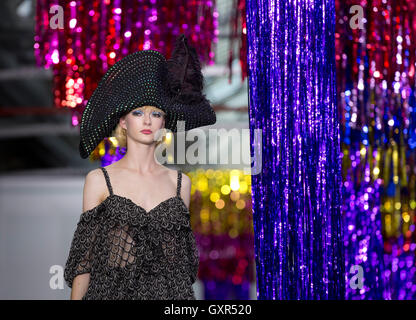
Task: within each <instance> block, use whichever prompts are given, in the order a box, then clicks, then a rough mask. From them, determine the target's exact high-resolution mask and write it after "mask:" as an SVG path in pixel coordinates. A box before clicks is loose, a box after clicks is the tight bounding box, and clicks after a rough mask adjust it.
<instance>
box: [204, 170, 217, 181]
mask: <svg viewBox="0 0 416 320" xmlns="http://www.w3.org/2000/svg"><path fill="white" fill-rule="evenodd" d="M205 175H206V176H207V178H208V179H212V178H214V175H215V172H214V170H212V169H208V170H207V171H205Z"/></svg>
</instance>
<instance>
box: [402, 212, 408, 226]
mask: <svg viewBox="0 0 416 320" xmlns="http://www.w3.org/2000/svg"><path fill="white" fill-rule="evenodd" d="M402 216H403V221H404V222H406V223H407V222H409V220H410V215H409V214H408V213H407V212H403V215H402Z"/></svg>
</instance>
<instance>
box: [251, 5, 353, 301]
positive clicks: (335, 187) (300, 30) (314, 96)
mask: <svg viewBox="0 0 416 320" xmlns="http://www.w3.org/2000/svg"><path fill="white" fill-rule="evenodd" d="M246 7H247V11H246V13H247V40H248V41H247V42H248V64H249V105H250V107H249V113H250V131H251V147H252V150H251V151H252V154H253V153H254V151H255V150H256V148H261V150H262V157H261V159H259V158H255V161H256V162H257V164H256V165H257V166H260V167H261V170H260V172H259V173H258V174H256V173H254V174H253V177H252V202H253V223H254V232H255V257H256V268H257V272H256V274H257V297H258V299H343V298H344V297H345V266H344V262H345V261H344V250H343V244H342V239H343V226H342V217H341V189H340V187H341V171H340V168H341V167H340V141H339V122H338V114H337V107H336V87H335V55H334V52H335V41H334V33H335V8H334V1H333V0H316V1H295V0H282V1H279V0H256V1H253V0H247V5H246ZM256 130H261V137H262V138H261V139H260V141H258V142H256V141H255V139H254V137H255V131H256Z"/></svg>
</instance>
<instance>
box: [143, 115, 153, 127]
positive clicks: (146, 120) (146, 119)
mask: <svg viewBox="0 0 416 320" xmlns="http://www.w3.org/2000/svg"><path fill="white" fill-rule="evenodd" d="M144 123H145V124H149V125H150V124H151V123H152V122H151V117H150V112H145V113H144Z"/></svg>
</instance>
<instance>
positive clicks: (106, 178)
mask: <svg viewBox="0 0 416 320" xmlns="http://www.w3.org/2000/svg"><path fill="white" fill-rule="evenodd" d="M100 168H101V170H102V171H103V173H104V177H105V182H106V183H107V187H108V191H109V192H110V195H113V188H112V187H111V183H110V177H109V175H108V172H107V169H106V168H104V167H100Z"/></svg>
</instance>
